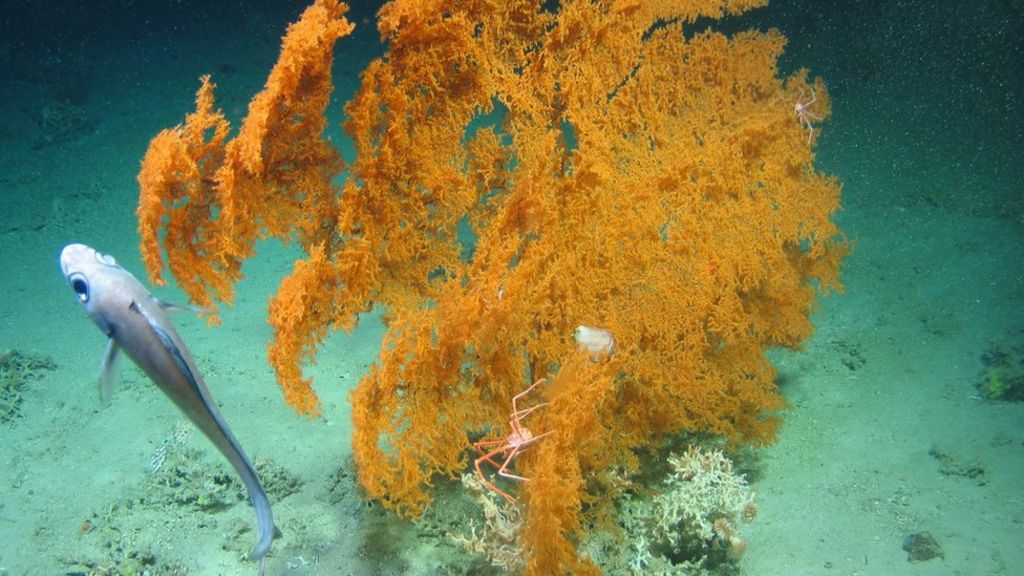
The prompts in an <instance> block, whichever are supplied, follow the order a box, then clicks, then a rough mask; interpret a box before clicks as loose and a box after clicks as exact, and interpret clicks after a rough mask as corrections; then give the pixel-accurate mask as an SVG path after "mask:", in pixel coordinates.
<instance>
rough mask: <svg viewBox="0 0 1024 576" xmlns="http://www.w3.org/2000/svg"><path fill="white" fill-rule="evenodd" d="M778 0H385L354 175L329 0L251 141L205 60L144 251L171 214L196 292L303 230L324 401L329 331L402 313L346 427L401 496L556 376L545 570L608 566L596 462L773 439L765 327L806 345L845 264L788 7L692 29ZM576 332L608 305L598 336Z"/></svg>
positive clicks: (539, 530) (533, 534) (303, 320)
mask: <svg viewBox="0 0 1024 576" xmlns="http://www.w3.org/2000/svg"><path fill="white" fill-rule="evenodd" d="M761 4H763V2H762V1H760V0H735V1H730V0H722V1H708V0H661V1H657V2H639V1H628V0H627V1H592V0H568V1H565V2H560V3H558V4H557V10H555V11H551V10H554V8H551V6H550V3H545V2H541V1H540V0H511V1H508V2H489V1H481V2H455V1H446V0H394V1H393V2H390V3H388V4H387V5H386V6H385V7H384V8H383V9H382V10H381V11H380V15H379V19H380V20H379V30H380V32H381V35H382V37H383V38H384V39H385V40H386V41H387V42H388V52H387V54H386V56H385V57H383V58H380V59H378V60H376V61H374V62H373V63H372V64H371V65H370V66H369V67H368V68H367V69H366V70H365V71H364V73H363V75H362V77H361V78H362V85H361V88H360V90H359V92H358V93H357V94H356V96H355V98H354V99H353V100H352V101H351V102H350V103H349V104H348V106H347V107H346V109H345V112H346V116H347V119H346V122H345V125H344V127H345V130H346V131H347V133H348V134H349V136H350V137H351V138H352V140H353V141H354V143H355V147H356V152H357V154H356V158H355V160H354V162H353V163H352V164H351V165H350V166H347V167H346V168H347V170H348V176H347V179H346V180H345V181H344V183H343V184H342V189H341V192H340V193H339V191H338V189H337V188H335V187H334V185H333V184H332V179H333V178H335V177H336V176H338V175H339V174H340V172H341V169H342V166H341V160H340V156H339V155H338V153H337V151H335V150H334V149H333V148H332V147H331V146H330V144H329V143H328V142H326V141H325V140H324V139H323V138H322V131H323V127H324V125H325V119H324V110H325V108H326V104H327V95H328V94H329V93H330V88H331V83H330V82H331V80H330V62H331V50H332V48H333V45H334V42H335V41H336V40H337V39H338V38H340V37H341V36H343V35H344V34H346V33H348V31H349V30H350V29H351V26H350V25H349V24H348V23H347V21H345V19H344V17H343V14H344V12H345V7H344V6H343V5H340V4H338V3H337V2H335V1H332V0H318V1H317V2H316V4H314V6H313V7H311V8H310V9H308V10H307V11H306V12H305V13H304V15H303V17H302V19H301V20H300V21H299V23H297V24H295V25H293V26H292V27H291V28H290V29H289V32H288V35H287V36H286V37H285V40H284V43H283V47H282V55H281V60H280V61H279V63H278V65H277V66H275V68H274V70H273V71H272V72H271V76H270V80H269V81H268V83H267V87H266V89H265V90H264V92H262V93H261V94H259V95H257V96H256V98H254V100H253V103H252V104H251V106H250V111H249V116H248V117H247V118H246V120H245V122H244V123H243V126H242V129H241V131H240V132H239V135H238V137H237V138H236V139H235V140H233V141H230V142H228V141H227V132H228V127H227V122H226V121H225V120H224V118H223V117H222V116H221V115H220V113H219V112H215V111H214V109H213V103H212V85H211V84H209V82H208V81H204V84H203V88H202V89H201V90H200V93H199V95H198V97H197V110H196V113H195V114H193V115H190V116H189V117H188V118H187V119H186V122H185V124H184V126H182V127H179V128H177V129H175V130H172V131H166V132H163V133H161V134H160V135H158V136H157V138H155V139H154V141H153V143H152V145H151V148H150V151H149V153H148V154H147V157H146V160H145V161H144V163H143V171H142V174H140V177H139V180H140V185H141V188H142V195H141V198H140V206H139V221H140V232H141V234H142V242H143V244H142V248H143V253H144V258H145V261H146V263H147V266H148V268H149V270H150V273H151V274H152V275H153V276H154V278H155V279H159V274H160V270H161V268H162V266H163V260H162V253H161V248H160V242H159V236H160V234H161V232H162V233H163V245H164V249H165V250H166V253H167V259H168V262H169V266H170V269H171V271H172V273H173V274H174V276H175V277H176V278H177V279H178V280H179V282H181V284H182V286H183V287H184V288H185V290H186V291H188V292H189V294H190V295H191V296H192V298H193V299H195V300H197V301H198V302H199V303H201V304H204V305H208V304H211V303H212V302H213V300H214V299H217V300H222V301H230V298H231V295H232V285H233V283H234V282H235V281H236V280H237V279H238V278H239V277H240V266H241V262H242V261H243V260H244V259H245V258H247V257H249V256H251V255H252V248H253V242H254V241H255V239H256V238H258V237H261V236H275V237H278V238H282V239H292V238H294V239H296V240H297V241H298V243H299V245H300V246H301V248H302V249H303V250H304V251H305V253H306V257H305V258H304V259H302V260H300V261H299V262H297V263H296V264H295V266H294V269H293V272H292V274H291V275H290V276H289V277H288V278H286V279H285V280H284V282H282V284H281V287H280V290H279V292H278V295H277V296H276V297H275V298H274V300H273V302H272V304H271V309H270V321H271V323H272V325H273V326H274V329H275V338H274V342H273V343H272V344H271V347H270V357H271V362H272V363H273V365H274V368H275V370H276V371H277V374H278V379H279V381H280V383H281V385H282V386H283V388H284V390H285V397H286V399H287V401H288V402H289V403H291V404H292V405H293V406H294V407H296V408H297V409H298V410H299V411H301V412H304V413H314V414H315V413H317V411H318V410H319V400H318V398H317V396H316V394H315V393H314V392H313V390H312V388H311V383H310V381H309V379H308V378H305V377H304V376H303V373H302V367H303V365H304V364H306V363H309V362H312V361H313V360H314V357H315V354H316V351H317V346H318V344H319V343H320V342H321V341H322V339H323V338H324V337H325V336H326V334H327V333H328V331H329V330H331V329H338V328H342V329H349V328H351V327H352V326H354V325H355V323H356V321H357V318H358V314H359V313H360V312H363V311H366V310H368V309H370V308H371V307H373V306H379V307H382V308H384V309H385V311H386V313H385V320H386V322H387V325H388V332H387V334H386V336H385V341H384V344H383V346H382V348H381V352H380V357H379V359H378V362H377V363H376V364H375V365H374V367H373V368H372V369H371V371H370V373H369V374H367V375H366V376H365V377H364V378H363V379H362V381H361V382H360V383H359V385H358V386H357V387H356V389H355V390H354V391H353V392H352V396H351V401H352V404H353V422H354V434H353V446H354V454H355V459H356V462H357V464H358V466H359V479H360V482H361V483H362V484H363V486H364V488H365V489H366V492H367V494H368V495H370V496H371V497H373V498H376V499H379V500H381V501H382V502H383V503H384V504H385V505H387V506H389V507H391V508H393V509H396V510H398V511H399V512H400V513H403V514H408V515H412V516H415V515H417V514H419V512H420V511H422V509H423V507H424V506H426V505H427V503H428V502H429V501H430V492H429V490H430V486H431V479H432V478H433V477H434V476H435V475H447V476H453V477H454V476H456V475H457V474H459V473H461V472H463V471H464V470H465V468H466V457H465V454H466V450H467V448H469V447H470V441H469V439H470V437H479V435H481V434H491V435H500V434H501V433H503V430H504V429H505V428H504V426H505V422H504V420H505V417H506V416H507V413H508V406H509V405H510V402H511V400H512V397H513V396H514V395H515V394H516V393H517V392H518V391H520V390H522V389H523V388H524V386H525V385H526V384H527V383H529V382H532V381H535V380H538V379H541V378H547V379H548V380H549V382H550V384H549V385H547V386H545V387H544V389H543V393H544V395H545V399H544V400H545V401H546V402H547V406H546V407H545V408H544V410H542V411H538V412H537V413H536V415H535V416H531V423H530V426H531V428H534V427H535V428H536V430H544V431H547V430H551V431H554V432H553V433H552V434H551V435H550V436H549V437H546V438H545V439H544V441H543V442H539V443H538V444H537V445H536V449H533V448H531V449H530V450H528V451H526V452H524V453H523V454H522V455H521V456H517V464H516V465H517V472H516V473H517V474H521V475H522V476H523V477H528V478H530V481H529V482H525V483H520V484H517V485H516V486H515V487H514V488H515V489H516V491H517V492H520V493H521V496H522V497H521V498H519V497H517V501H521V502H523V503H524V505H525V506H526V509H525V512H524V515H523V518H524V520H523V522H524V527H525V528H524V530H523V537H522V538H523V542H522V544H523V546H522V549H523V550H524V552H525V554H526V556H527V558H526V560H525V566H526V569H527V572H528V573H532V574H556V573H559V574H560V573H568V572H571V573H589V572H593V571H595V570H596V567H594V566H593V565H592V563H591V562H589V561H588V560H586V559H583V558H579V557H577V554H576V549H575V542H578V541H579V537H580V532H581V531H582V530H584V526H585V522H584V519H585V516H586V515H587V514H588V513H589V510H593V509H595V508H596V507H598V506H599V504H600V502H601V500H602V498H604V497H605V496H604V495H602V494H599V493H591V492H590V490H591V489H592V484H588V482H587V481H585V479H586V478H588V477H591V475H592V474H594V472H595V471H597V470H602V469H609V468H611V467H617V468H618V469H622V470H624V471H625V472H626V473H629V472H635V471H636V466H637V457H636V456H635V454H636V453H637V452H638V451H640V450H642V449H645V448H648V447H651V446H654V445H657V444H658V443H659V442H660V441H662V440H663V439H664V438H665V437H666V436H668V435H671V434H677V433H679V432H680V431H681V430H687V431H691V432H707V433H712V434H716V435H720V436H723V437H725V438H727V439H729V440H730V441H732V442H734V443H738V442H767V441H770V440H771V439H772V438H773V434H774V431H775V429H776V427H777V424H778V419H777V416H776V412H777V411H778V410H779V409H780V408H781V407H782V406H783V401H782V399H781V397H780V396H779V395H778V393H777V392H776V390H775V385H774V375H775V374H774V371H773V369H772V366H771V364H770V363H769V362H768V360H767V358H766V356H765V353H764V352H765V349H766V348H769V347H775V346H789V347H796V346H798V345H799V344H800V343H801V342H803V341H804V340H805V339H806V338H807V337H808V336H809V335H810V334H811V331H812V325H811V322H810V319H809V313H810V310H811V307H812V305H813V304H814V301H815V298H816V292H817V291H819V290H820V291H824V290H830V289H837V288H839V287H840V284H839V281H838V273H839V265H840V262H841V261H842V259H843V257H844V256H845V253H846V247H845V244H844V243H843V240H842V236H841V233H840V231H839V230H838V229H837V228H836V226H835V224H834V223H833V221H832V217H833V215H834V214H835V212H836V211H837V210H838V209H839V193H840V189H839V185H838V183H837V182H836V180H835V179H834V178H831V177H829V176H826V175H822V174H819V173H818V172H816V171H815V169H814V167H813V142H810V143H809V142H808V138H807V134H806V131H805V126H802V125H801V119H800V118H798V117H794V112H793V111H794V108H793V107H794V104H793V103H794V102H802V101H805V100H801V94H813V95H814V98H815V102H814V114H815V119H814V121H815V128H817V127H818V126H820V123H821V122H823V121H824V120H825V119H826V118H827V116H828V113H829V105H830V102H829V98H828V92H827V90H826V88H825V86H824V85H823V84H822V83H821V82H820V81H815V82H814V83H813V85H812V84H811V83H809V82H808V81H807V73H806V71H801V72H799V73H797V74H794V75H793V76H791V77H789V78H786V79H782V78H779V77H778V70H777V67H776V61H777V59H778V57H779V55H780V54H781V53H782V50H783V47H784V45H785V39H784V38H783V37H782V36H781V35H780V34H778V33H777V32H767V33H762V32H755V31H748V32H742V33H738V34H735V35H732V36H726V35H724V34H721V33H718V32H714V31H711V30H708V31H705V32H701V33H694V32H693V31H692V28H691V27H690V26H688V24H689V23H692V22H693V21H694V20H695V19H696V18H698V17H711V18H719V17H722V16H723V15H732V14H738V13H741V12H743V11H746V10H748V9H750V8H752V7H755V6H759V5H761ZM816 289H817V290H816ZM578 327H600V328H599V329H590V330H599V331H595V332H591V333H588V334H585V335H584V336H585V337H586V338H584V340H583V341H581V342H578V341H577V339H578V338H579V337H580V335H579V333H578V332H577V328H578ZM595 335H598V336H600V341H598V340H597V339H595V338H594V336H595ZM581 345H582V348H583V349H582V350H581V349H580V348H581ZM533 418H535V419H536V420H532V419H533Z"/></svg>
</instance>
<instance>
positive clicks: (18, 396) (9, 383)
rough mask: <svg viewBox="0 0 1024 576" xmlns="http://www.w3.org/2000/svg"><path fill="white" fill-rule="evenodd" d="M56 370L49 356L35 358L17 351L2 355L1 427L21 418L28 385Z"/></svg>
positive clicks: (0, 358)
mask: <svg viewBox="0 0 1024 576" xmlns="http://www.w3.org/2000/svg"><path fill="white" fill-rule="evenodd" d="M56 369H57V364H56V363H55V362H54V361H53V359H52V358H50V357H49V356H34V355H31V354H25V353H23V352H19V351H17V350H8V351H6V352H3V353H0V425H2V424H8V423H10V422H12V421H13V420H15V419H16V418H20V417H21V406H22V403H23V402H24V396H23V395H22V392H24V391H25V388H26V387H27V386H28V383H29V382H32V381H34V380H39V379H40V378H42V377H43V373H44V372H47V371H50V370H56Z"/></svg>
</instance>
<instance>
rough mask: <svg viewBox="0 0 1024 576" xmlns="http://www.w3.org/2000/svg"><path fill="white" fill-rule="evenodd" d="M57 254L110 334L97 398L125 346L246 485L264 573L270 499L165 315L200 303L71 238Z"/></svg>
mask: <svg viewBox="0 0 1024 576" xmlns="http://www.w3.org/2000/svg"><path fill="white" fill-rule="evenodd" d="M59 259H60V269H61V273H63V274H64V278H65V279H66V280H67V282H68V285H69V286H70V287H71V289H72V290H73V291H74V293H75V296H76V298H77V300H78V303H79V304H80V305H81V306H82V308H83V309H84V310H85V311H86V313H88V315H89V317H90V318H91V319H92V321H93V322H94V323H95V324H96V326H97V327H98V328H99V329H100V332H102V333H103V334H104V335H106V336H107V345H106V350H105V351H104V353H103V361H102V363H101V365H100V397H101V400H102V401H103V403H104V404H109V402H110V398H111V396H112V393H113V385H114V379H115V375H116V369H115V366H116V363H117V360H118V358H119V356H120V353H121V352H124V354H126V355H127V356H128V357H129V358H130V359H131V360H132V361H133V362H135V364H137V365H138V366H139V368H141V369H142V371H143V372H145V373H146V375H147V376H149V378H150V379H151V380H152V381H153V382H154V383H155V384H156V385H157V386H158V387H159V388H160V389H161V390H162V391H163V392H164V394H166V395H167V397H168V398H170V399H171V401H173V402H174V404H175V405H177V407H178V409H180V410H181V411H182V412H183V413H184V414H185V415H186V416H187V417H188V419H189V420H191V421H192V423H193V424H194V425H195V426H196V427H197V428H199V430H200V431H202V433H203V434H204V435H205V436H206V437H207V438H208V439H209V440H210V442H212V443H213V445H214V446H215V447H216V448H217V450H219V451H220V453H221V454H223V455H224V457H225V458H226V459H227V460H228V462H229V463H231V466H232V467H234V469H235V472H237V473H238V476H239V477H240V478H241V480H242V483H243V484H245V488H246V490H247V491H248V493H249V499H250V500H251V501H252V505H253V508H255V510H256V523H257V526H258V527H259V541H258V542H257V543H256V546H255V547H254V548H253V550H252V552H250V554H249V558H250V559H252V560H256V561H259V574H260V576H262V575H263V573H264V570H265V566H266V556H267V553H268V552H269V551H270V546H271V544H272V542H273V540H274V539H275V538H277V537H279V536H280V535H281V531H280V530H278V528H277V526H276V525H275V524H274V515H273V512H272V510H271V507H270V499H269V498H267V494H266V492H265V491H264V490H263V485H262V484H261V483H260V479H259V476H258V475H257V474H256V470H255V469H254V468H253V466H252V463H251V462H250V461H249V458H248V457H247V456H246V455H245V452H244V451H243V450H242V446H241V444H239V442H238V440H237V439H236V438H235V435H234V434H233V433H232V432H231V429H230V428H229V427H228V424H227V422H226V421H225V420H224V417H223V416H222V415H221V413H220V410H219V409H218V408H217V403H216V401H215V400H214V399H213V395H211V394H210V390H209V389H208V388H207V387H206V382H205V381H204V380H203V377H202V375H201V374H200V373H199V370H198V369H197V368H196V363H195V361H194V360H193V359H192V354H191V353H190V352H189V350H188V347H186V346H185V343H184V341H182V339H181V337H180V336H179V335H178V332H177V331H176V330H175V329H174V326H173V325H172V324H171V322H170V320H169V319H168V314H169V313H171V312H175V311H180V310H195V311H201V309H197V308H192V307H188V306H179V305H176V304H171V303H168V302H164V301H162V300H159V299H157V298H156V297H154V296H153V295H152V294H150V293H149V290H147V289H146V287H145V286H144V285H143V284H142V283H141V282H139V280H138V279H136V278H135V276H133V275H132V274H131V273H130V272H128V271H127V270H125V269H124V268H122V267H121V266H119V265H118V264H117V261H116V260H115V259H114V257H112V256H110V255H109V254H104V253H101V252H98V251H97V250H95V249H93V248H91V247H89V246H86V245H85V244H77V243H74V244H68V245H67V246H65V247H64V248H63V249H62V250H61V252H60V258H59Z"/></svg>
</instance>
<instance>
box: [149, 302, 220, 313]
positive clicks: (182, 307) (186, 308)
mask: <svg viewBox="0 0 1024 576" xmlns="http://www.w3.org/2000/svg"><path fill="white" fill-rule="evenodd" d="M153 301H154V302H156V305H157V306H159V307H160V309H161V310H163V311H164V312H167V313H168V314H177V313H178V312H195V313H196V314H212V311H211V310H210V309H209V308H203V307H202V306H193V305H191V304H175V303H174V302H167V301H165V300H161V299H159V298H153Z"/></svg>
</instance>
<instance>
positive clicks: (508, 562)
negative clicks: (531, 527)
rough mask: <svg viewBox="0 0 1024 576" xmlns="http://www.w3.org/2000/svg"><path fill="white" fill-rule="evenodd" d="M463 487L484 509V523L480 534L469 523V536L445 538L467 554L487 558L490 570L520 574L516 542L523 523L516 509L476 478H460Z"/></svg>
mask: <svg viewBox="0 0 1024 576" xmlns="http://www.w3.org/2000/svg"><path fill="white" fill-rule="evenodd" d="M462 485H463V486H464V487H465V488H466V491H467V492H469V494H470V496H472V497H473V500H475V501H476V503H477V504H479V505H480V507H481V508H482V509H483V512H484V523H483V526H482V528H481V529H480V532H479V533H478V532H477V529H476V526H475V525H474V524H473V523H472V522H470V525H469V534H449V535H448V536H449V537H450V538H451V539H452V540H453V541H455V542H456V543H458V544H460V545H462V546H463V547H464V548H466V549H467V550H469V551H470V552H473V553H475V554H480V555H482V556H484V557H485V558H487V560H488V561H489V562H490V563H491V565H492V566H496V567H498V568H502V569H503V570H505V571H506V572H510V573H517V572H520V571H521V570H522V569H523V550H522V548H521V547H520V545H519V542H518V539H519V529H520V528H521V527H522V524H523V519H522V514H521V513H520V511H519V508H518V507H516V506H515V505H514V504H509V503H508V502H506V501H505V500H503V499H499V498H498V497H496V496H495V495H494V493H493V492H492V491H490V490H488V489H487V488H485V487H484V485H483V483H481V482H480V479H479V478H478V477H477V476H476V474H463V475H462Z"/></svg>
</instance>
